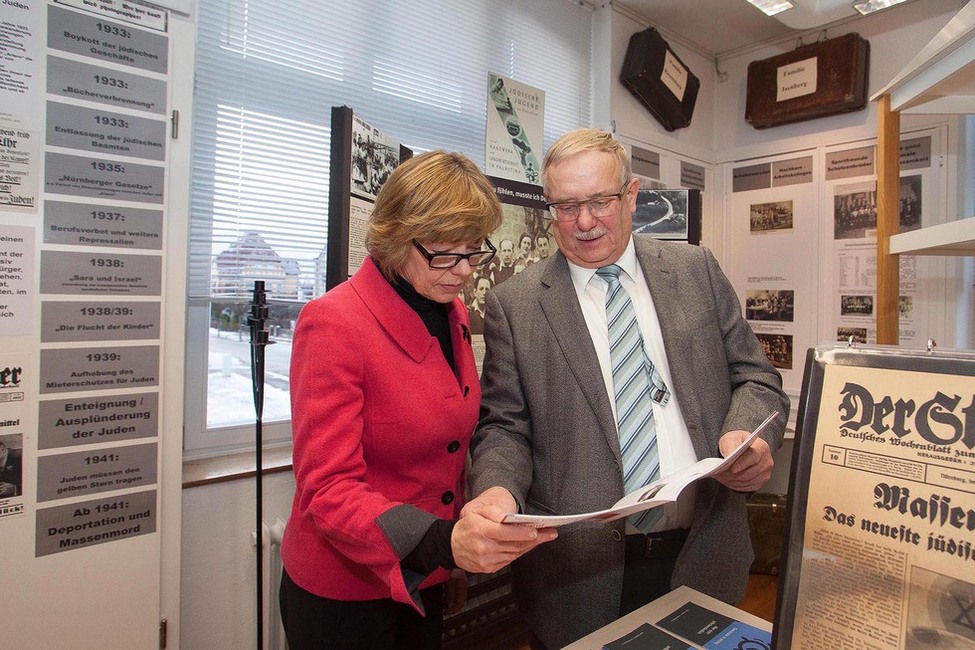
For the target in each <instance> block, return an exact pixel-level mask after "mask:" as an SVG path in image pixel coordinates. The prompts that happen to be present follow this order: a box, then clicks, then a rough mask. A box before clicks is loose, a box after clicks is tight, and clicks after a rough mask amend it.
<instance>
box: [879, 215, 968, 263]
mask: <svg viewBox="0 0 975 650" xmlns="http://www.w3.org/2000/svg"><path fill="white" fill-rule="evenodd" d="M890 253H891V255H975V217H968V218H966V219H959V220H957V221H949V222H948V223H943V224H940V225H937V226H929V227H927V228H921V229H920V230H915V231H913V232H905V233H901V234H899V235H891V237H890Z"/></svg>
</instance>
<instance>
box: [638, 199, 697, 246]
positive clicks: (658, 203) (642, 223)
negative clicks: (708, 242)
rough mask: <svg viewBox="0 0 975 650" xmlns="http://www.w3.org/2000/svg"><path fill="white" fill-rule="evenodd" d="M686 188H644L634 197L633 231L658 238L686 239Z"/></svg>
mask: <svg viewBox="0 0 975 650" xmlns="http://www.w3.org/2000/svg"><path fill="white" fill-rule="evenodd" d="M687 197H688V192H687V190H644V189H641V190H640V191H639V193H638V194H637V197H636V212H634V213H633V232H635V233H641V234H646V235H653V236H654V237H657V238H658V239H687V229H688V208H687V204H688V201H687Z"/></svg>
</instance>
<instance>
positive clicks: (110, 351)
mask: <svg viewBox="0 0 975 650" xmlns="http://www.w3.org/2000/svg"><path fill="white" fill-rule="evenodd" d="M158 385H159V346H158V345H139V346H132V347H111V348H95V349H92V348H90V347H85V348H59V349H53V350H41V393H64V392H68V391H76V390H114V389H118V388H138V387H144V386H158Z"/></svg>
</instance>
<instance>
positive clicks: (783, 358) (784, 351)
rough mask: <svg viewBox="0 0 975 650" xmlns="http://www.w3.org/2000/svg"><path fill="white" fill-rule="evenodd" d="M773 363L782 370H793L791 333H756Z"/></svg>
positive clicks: (766, 354)
mask: <svg viewBox="0 0 975 650" xmlns="http://www.w3.org/2000/svg"><path fill="white" fill-rule="evenodd" d="M755 336H757V337H758V342H759V343H760V344H761V345H762V350H764V351H765V356H766V357H768V360H769V361H771V362H772V365H773V366H775V367H776V368H779V369H780V370H792V335H791V334H755Z"/></svg>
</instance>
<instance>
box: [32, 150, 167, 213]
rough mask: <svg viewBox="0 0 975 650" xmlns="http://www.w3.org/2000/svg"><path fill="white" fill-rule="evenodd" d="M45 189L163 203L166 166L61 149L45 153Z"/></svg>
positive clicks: (55, 191) (79, 194) (52, 191)
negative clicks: (62, 150) (102, 157)
mask: <svg viewBox="0 0 975 650" xmlns="http://www.w3.org/2000/svg"><path fill="white" fill-rule="evenodd" d="M45 161H46V166H45V170H44V189H45V190H47V191H48V192H51V193H53V194H70V195H75V196H94V197H99V198H106V199H118V200H123V201H140V202H143V203H162V201H163V190H164V187H163V180H164V177H165V169H164V168H163V167H161V166H157V165H143V164H137V163H134V162H126V163H119V162H115V161H110V160H101V159H92V158H87V157H84V156H72V155H69V154H63V153H52V152H48V153H47V154H46V155H45Z"/></svg>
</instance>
